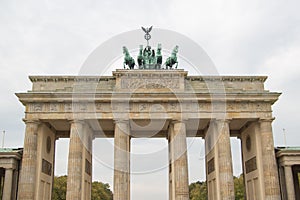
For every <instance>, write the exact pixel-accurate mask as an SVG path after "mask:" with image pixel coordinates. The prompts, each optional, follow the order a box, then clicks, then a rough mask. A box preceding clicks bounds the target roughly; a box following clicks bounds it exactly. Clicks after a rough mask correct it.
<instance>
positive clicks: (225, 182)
mask: <svg viewBox="0 0 300 200" xmlns="http://www.w3.org/2000/svg"><path fill="white" fill-rule="evenodd" d="M216 123H217V131H218V133H219V135H218V136H219V137H218V160H219V166H218V167H219V177H220V194H221V195H220V196H221V199H223V200H225V199H226V200H234V199H235V197H234V182H233V170H232V156H231V146H230V131H229V121H227V120H217V121H216Z"/></svg>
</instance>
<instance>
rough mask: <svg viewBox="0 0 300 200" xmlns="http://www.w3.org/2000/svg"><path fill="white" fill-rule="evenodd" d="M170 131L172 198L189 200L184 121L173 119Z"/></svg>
mask: <svg viewBox="0 0 300 200" xmlns="http://www.w3.org/2000/svg"><path fill="white" fill-rule="evenodd" d="M171 126H172V127H171V128H170V131H169V145H170V148H169V151H170V152H169V154H170V155H169V156H170V162H171V163H170V167H171V175H170V176H171V178H172V186H171V187H169V189H170V190H171V191H170V200H189V178H188V161H187V146H186V126H185V123H184V121H173V122H172V123H171Z"/></svg>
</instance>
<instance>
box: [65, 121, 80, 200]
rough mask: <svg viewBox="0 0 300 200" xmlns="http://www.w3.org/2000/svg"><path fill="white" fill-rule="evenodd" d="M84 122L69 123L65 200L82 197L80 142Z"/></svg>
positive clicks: (77, 199)
mask: <svg viewBox="0 0 300 200" xmlns="http://www.w3.org/2000/svg"><path fill="white" fill-rule="evenodd" d="M83 125H84V121H79V120H78V121H77V120H74V121H71V131H70V144H69V161H68V180H67V198H66V199H67V200H81V195H82V192H83V191H82V170H83V167H82V162H83V159H82V156H83V155H82V154H83V145H82V141H81V137H82V132H83Z"/></svg>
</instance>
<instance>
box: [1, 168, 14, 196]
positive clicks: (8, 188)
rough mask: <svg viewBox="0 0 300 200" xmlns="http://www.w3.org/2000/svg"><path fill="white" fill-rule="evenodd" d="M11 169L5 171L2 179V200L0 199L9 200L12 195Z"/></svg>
mask: <svg viewBox="0 0 300 200" xmlns="http://www.w3.org/2000/svg"><path fill="white" fill-rule="evenodd" d="M13 172H14V171H13V169H11V168H7V169H5V179H4V188H3V198H2V199H11V194H12V182H13Z"/></svg>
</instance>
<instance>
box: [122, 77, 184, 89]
mask: <svg viewBox="0 0 300 200" xmlns="http://www.w3.org/2000/svg"><path fill="white" fill-rule="evenodd" d="M179 84H180V81H179V79H178V78H145V79H143V78H133V79H132V78H122V79H121V89H138V88H141V89H160V88H170V89H179V87H180V85H179Z"/></svg>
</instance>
